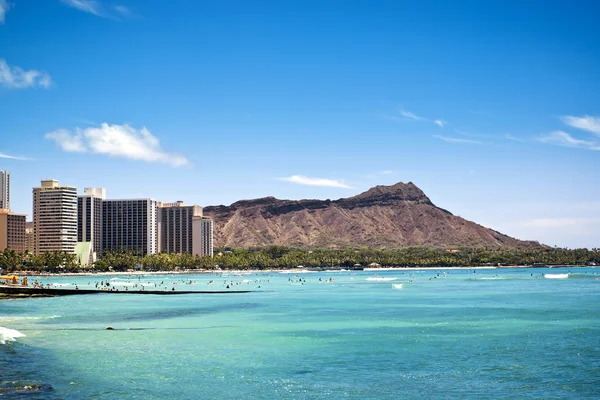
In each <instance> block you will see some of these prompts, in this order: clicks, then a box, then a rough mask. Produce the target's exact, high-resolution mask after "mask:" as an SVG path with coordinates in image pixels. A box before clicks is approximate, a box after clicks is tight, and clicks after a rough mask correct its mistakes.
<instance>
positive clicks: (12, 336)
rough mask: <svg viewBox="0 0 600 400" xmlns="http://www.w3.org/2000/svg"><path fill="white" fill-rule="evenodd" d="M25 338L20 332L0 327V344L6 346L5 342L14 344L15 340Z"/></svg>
mask: <svg viewBox="0 0 600 400" xmlns="http://www.w3.org/2000/svg"><path fill="white" fill-rule="evenodd" d="M20 337H25V335H23V334H22V333H21V332H19V331H17V330H15V329H8V328H4V327H2V326H0V344H6V342H14V341H15V340H17V338H20Z"/></svg>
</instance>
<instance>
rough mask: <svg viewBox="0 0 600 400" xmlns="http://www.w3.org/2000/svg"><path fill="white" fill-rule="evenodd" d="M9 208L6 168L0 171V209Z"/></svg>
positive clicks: (8, 179) (8, 180)
mask: <svg viewBox="0 0 600 400" xmlns="http://www.w3.org/2000/svg"><path fill="white" fill-rule="evenodd" d="M2 208H6V209H7V210H10V174H9V173H8V171H6V170H2V171H0V209H2Z"/></svg>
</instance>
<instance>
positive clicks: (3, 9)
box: [0, 0, 10, 24]
mask: <svg viewBox="0 0 600 400" xmlns="http://www.w3.org/2000/svg"><path fill="white" fill-rule="evenodd" d="M9 8H10V4H8V1H6V0H0V24H3V23H4V19H5V17H6V13H7V12H8V9H9Z"/></svg>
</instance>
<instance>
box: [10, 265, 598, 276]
mask: <svg viewBox="0 0 600 400" xmlns="http://www.w3.org/2000/svg"><path fill="white" fill-rule="evenodd" d="M582 267H583V268H600V267H599V266H593V265H545V266H543V267H540V266H532V265H511V266H473V267H365V268H363V269H360V270H357V269H344V268H341V269H338V268H333V269H326V268H314V269H311V268H301V269H300V268H287V269H242V270H183V271H112V272H104V271H103V272H59V273H52V272H37V271H19V272H10V273H9V272H5V273H4V274H6V275H15V276H17V277H19V278H21V277H24V276H27V277H44V276H51V277H56V276H144V275H204V274H206V275H210V274H215V275H223V274H230V275H231V274H239V275H248V274H261V273H286V274H292V273H307V272H350V271H353V272H356V271H366V272H377V271H419V270H470V269H474V270H486V269H510V268H515V269H527V268H531V269H539V268H582Z"/></svg>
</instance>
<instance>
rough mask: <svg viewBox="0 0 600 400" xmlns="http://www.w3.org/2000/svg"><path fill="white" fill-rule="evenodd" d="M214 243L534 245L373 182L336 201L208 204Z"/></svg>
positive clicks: (407, 190) (410, 189) (405, 189)
mask: <svg viewBox="0 0 600 400" xmlns="http://www.w3.org/2000/svg"><path fill="white" fill-rule="evenodd" d="M204 214H205V215H206V216H209V217H211V218H212V219H213V220H214V223H215V233H214V238H215V246H217V247H221V246H227V247H255V246H269V245H283V246H299V247H326V248H336V247H343V246H369V247H377V248H398V247H404V246H426V247H462V246H486V247H535V246H541V245H540V244H539V243H537V242H532V241H522V240H518V239H514V238H511V237H509V236H507V235H504V234H502V233H499V232H497V231H494V230H492V229H489V228H485V227H483V226H481V225H479V224H476V223H475V222H472V221H468V220H466V219H464V218H461V217H458V216H455V215H453V214H452V213H451V212H449V211H447V210H444V209H442V208H439V207H437V206H435V205H434V204H433V203H432V202H431V200H430V199H429V197H427V196H426V195H425V193H424V192H423V191H422V190H421V189H420V188H418V187H417V186H416V185H415V184H414V183H412V182H408V183H402V182H398V183H396V184H394V185H390V186H384V185H378V186H375V187H372V188H370V189H368V190H367V191H365V192H362V193H360V194H358V195H355V196H351V197H347V198H340V199H338V200H329V199H327V200H317V199H302V200H280V199H277V198H275V197H272V196H269V197H262V198H258V199H251V200H239V201H236V202H234V203H232V204H231V205H230V206H225V205H219V206H208V207H205V208H204Z"/></svg>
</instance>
